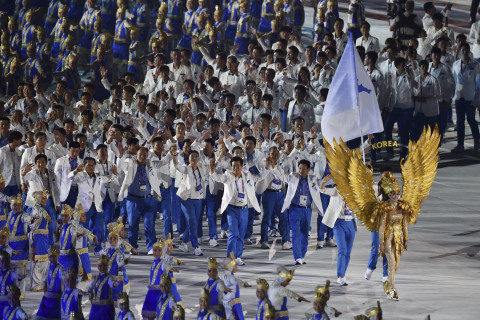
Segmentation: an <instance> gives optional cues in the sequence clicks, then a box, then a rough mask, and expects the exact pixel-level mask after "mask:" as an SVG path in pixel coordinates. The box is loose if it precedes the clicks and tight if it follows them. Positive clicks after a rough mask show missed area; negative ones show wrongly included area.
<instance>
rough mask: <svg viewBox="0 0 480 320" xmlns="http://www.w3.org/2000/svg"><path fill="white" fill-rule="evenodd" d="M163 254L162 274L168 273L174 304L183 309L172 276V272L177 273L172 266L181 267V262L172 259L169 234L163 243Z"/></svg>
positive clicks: (171, 243)
mask: <svg viewBox="0 0 480 320" xmlns="http://www.w3.org/2000/svg"><path fill="white" fill-rule="evenodd" d="M163 247H164V253H163V266H162V268H163V272H164V273H165V272H168V276H169V277H170V279H171V280H172V285H171V289H170V291H171V292H172V295H173V297H174V298H175V302H176V303H177V304H179V305H181V306H182V307H183V301H182V297H181V296H180V293H179V292H178V288H177V279H175V277H174V276H173V272H179V271H178V269H177V268H174V267H173V265H175V266H179V265H183V264H184V263H183V261H182V260H180V259H177V258H175V257H172V256H171V255H170V253H171V252H172V251H173V242H172V234H171V233H169V234H168V237H167V239H165V241H164V245H163Z"/></svg>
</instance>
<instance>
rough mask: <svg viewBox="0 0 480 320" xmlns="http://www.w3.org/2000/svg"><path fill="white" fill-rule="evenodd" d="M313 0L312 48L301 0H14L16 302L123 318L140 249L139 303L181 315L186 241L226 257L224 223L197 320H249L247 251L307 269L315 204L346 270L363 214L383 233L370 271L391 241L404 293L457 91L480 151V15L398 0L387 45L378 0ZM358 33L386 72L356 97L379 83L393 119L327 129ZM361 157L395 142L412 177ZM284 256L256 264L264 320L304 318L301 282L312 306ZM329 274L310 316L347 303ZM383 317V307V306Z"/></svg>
mask: <svg viewBox="0 0 480 320" xmlns="http://www.w3.org/2000/svg"><path fill="white" fill-rule="evenodd" d="M311 4H312V5H313V6H314V11H315V15H314V20H315V21H314V28H313V34H312V36H313V44H311V45H309V44H310V43H311V41H310V39H305V38H306V36H305V34H303V35H302V27H303V26H304V23H305V7H304V5H306V4H304V2H303V1H301V0H283V1H280V0H276V1H273V0H263V1H262V0H251V1H250V2H249V1H247V0H241V1H237V0H224V1H219V0H215V1H213V0H199V1H198V3H197V2H196V1H195V0H187V1H178V0H166V1H153V0H129V1H126V0H118V1H114V0H98V1H95V0H86V1H81V0H68V1H63V0H62V1H61V0H51V1H42V0H23V1H20V0H17V1H0V11H1V12H0V29H1V57H0V60H1V61H0V62H1V67H2V69H1V70H2V72H1V75H0V172H1V175H0V202H1V208H0V209H1V210H0V228H1V231H0V249H1V251H0V253H1V255H0V258H1V261H2V265H1V271H0V284H1V287H0V308H1V310H0V318H2V317H3V318H4V319H24V318H26V317H28V315H27V314H26V313H25V312H24V311H23V310H22V309H21V306H20V302H21V301H22V300H23V299H24V297H25V294H27V292H28V291H39V292H44V297H43V298H42V301H41V303H40V306H39V309H38V312H37V313H36V317H37V318H38V319H47V318H48V319H69V318H73V319H77V318H80V319H81V318H82V317H83V313H82V296H86V297H87V296H88V300H90V301H91V305H92V308H91V311H90V319H113V318H114V317H115V313H116V308H118V310H117V315H116V317H117V319H132V318H133V313H132V312H131V311H130V310H129V302H128V293H129V290H130V281H129V278H128V276H127V269H128V268H129V266H128V263H129V260H130V259H131V257H132V255H133V256H135V255H138V254H147V255H151V256H153V258H154V261H153V263H152V266H151V273H150V279H149V285H148V291H147V293H146V296H145V302H144V305H143V308H142V317H143V318H155V319H183V317H184V307H185V304H184V302H183V300H182V298H181V295H180V287H181V285H179V286H177V281H176V279H175V277H174V273H175V272H176V271H178V269H177V268H178V266H179V265H182V264H183V262H182V261H180V260H179V259H177V258H175V257H173V256H172V255H171V254H172V252H173V250H174V249H178V250H181V251H182V252H185V253H187V252H190V254H192V256H203V255H204V254H206V255H208V256H209V254H208V251H209V248H210V247H218V246H220V244H219V241H218V240H219V239H220V238H222V239H227V246H226V248H225V254H224V256H225V260H224V261H222V262H217V261H216V260H215V259H213V258H210V259H209V262H208V268H207V269H208V281H207V283H206V284H205V287H204V288H203V289H202V290H201V292H200V298H199V299H200V300H199V304H200V308H201V310H200V313H199V315H198V319H216V318H219V319H221V318H226V319H242V318H243V310H242V304H241V298H240V287H248V286H249V285H248V283H246V282H243V281H240V280H239V279H237V278H236V276H235V272H236V270H237V266H243V265H245V262H244V261H243V259H242V257H243V251H244V249H245V248H247V250H249V248H256V249H258V250H267V249H270V247H271V245H272V239H273V238H277V239H278V240H279V243H280V244H281V249H282V250H291V252H292V258H293V259H292V263H294V264H295V265H296V266H298V267H301V266H302V265H304V264H306V263H308V262H309V261H307V258H306V253H307V246H308V239H309V237H311V230H312V229H311V223H312V217H313V218H314V219H315V218H316V230H317V234H316V240H317V247H318V248H323V247H325V246H329V247H337V246H338V259H337V283H338V284H339V285H340V286H347V285H348V281H347V279H346V272H347V268H348V264H349V261H350V254H351V250H352V247H353V242H354V238H355V233H356V230H357V229H356V222H355V220H356V219H358V220H360V221H362V222H363V224H365V225H366V226H367V228H368V229H369V230H370V231H371V232H372V249H371V254H370V261H369V264H368V266H367V271H366V273H365V278H366V279H367V280H368V279H370V277H371V275H372V272H373V270H375V268H376V265H377V259H378V257H379V255H380V256H383V286H384V290H385V294H386V295H387V296H388V297H389V298H391V299H394V300H397V299H398V293H397V290H396V287H395V274H396V271H397V268H398V265H399V260H400V256H401V253H402V251H403V250H405V249H406V248H407V246H408V225H410V224H412V223H414V222H415V221H416V218H417V217H418V215H419V213H420V207H421V203H422V201H423V200H425V198H426V197H427V195H428V193H429V191H430V188H431V184H432V182H433V178H434V176H435V170H436V163H437V162H438V145H439V144H441V142H442V138H443V136H444V134H445V132H446V131H447V130H448V129H449V128H450V127H453V126H454V124H453V121H452V110H453V108H452V104H453V103H452V102H454V106H455V112H456V115H457V117H456V120H457V123H456V130H457V146H456V147H455V148H454V149H453V150H452V152H455V153H460V152H463V151H464V150H465V147H464V140H465V118H466V120H467V121H468V123H469V125H470V127H471V130H472V135H473V142H474V146H473V148H474V150H478V149H480V134H479V130H478V124H477V122H476V120H475V116H476V107H478V106H480V101H479V99H480V94H479V93H480V86H478V85H477V83H478V76H479V73H480V66H479V65H478V62H477V61H480V60H478V59H480V51H479V48H480V22H478V23H474V24H473V25H472V29H471V32H470V34H469V36H468V37H467V36H465V35H463V34H457V35H455V34H454V32H453V31H452V30H451V29H450V28H449V27H448V19H446V18H447V17H448V14H449V11H450V10H451V8H452V5H451V4H447V5H446V6H445V8H444V9H443V10H442V11H441V12H437V9H436V8H435V5H434V4H433V3H432V2H427V3H425V4H424V6H423V11H424V15H423V18H421V17H420V16H419V15H417V14H416V13H414V11H415V3H414V2H413V1H406V3H405V5H404V7H401V8H396V7H395V9H394V8H393V7H390V9H391V10H390V12H389V17H390V19H391V21H390V22H391V25H390V30H391V31H392V37H391V38H388V39H387V40H386V41H385V45H383V44H380V42H379V40H378V38H376V37H374V36H373V35H371V34H370V27H371V26H370V23H369V22H367V21H366V16H365V6H366V5H367V4H366V3H364V2H362V1H361V0H351V1H349V4H348V9H347V15H345V17H346V19H342V18H341V17H340V16H341V15H343V14H344V12H340V10H339V5H338V2H337V1H335V0H328V1H327V0H320V1H312V3H311ZM422 14H423V13H422ZM303 31H305V29H303ZM349 41H351V42H350V44H355V45H356V48H354V47H353V46H349ZM350 47H352V49H355V52H358V56H359V57H360V60H361V62H362V63H363V64H364V67H365V70H366V72H367V74H368V76H369V78H370V80H371V83H372V85H370V86H367V85H364V84H363V83H361V84H359V85H358V95H360V93H361V94H364V95H370V94H371V95H373V96H375V97H376V100H377V101H378V105H379V108H380V110H379V113H380V117H381V119H380V121H379V123H381V124H383V128H384V131H383V132H374V133H373V134H369V135H365V136H361V134H358V135H356V137H358V138H355V139H352V140H349V141H346V142H343V141H337V142H334V143H332V142H331V143H330V144H329V143H328V142H327V140H324V139H323V138H324V135H323V133H322V128H321V125H320V124H321V122H322V117H326V116H327V114H328V115H330V114H331V112H330V111H329V110H328V108H332V107H333V108H335V107H336V108H340V107H339V106H331V105H328V101H327V97H328V96H329V94H330V97H331V96H332V95H342V92H341V91H335V92H333V90H332V92H330V93H329V89H330V88H331V85H332V83H333V82H334V81H335V77H336V76H337V75H340V76H339V77H341V75H342V74H343V71H342V70H340V71H339V72H337V69H339V66H340V64H339V62H340V59H341V58H342V56H346V55H347V54H350V53H346V55H343V53H344V51H346V48H350ZM470 47H472V50H470ZM362 68H363V67H362ZM357 81H358V80H357ZM333 87H334V86H332V88H333ZM369 88H373V89H372V90H371V89H369ZM324 111H325V113H324ZM343 120H344V121H345V123H341V122H338V123H334V126H333V128H334V129H335V128H340V127H343V126H345V127H346V126H347V122H348V121H347V119H343ZM362 121H363V120H362ZM366 121H367V122H368V121H369V119H367V120H366ZM395 126H396V128H395ZM437 126H438V129H435V128H436V127H437ZM425 128H426V129H425ZM394 134H396V135H395V136H394ZM362 135H363V134H362ZM397 136H398V139H396V138H397ZM394 137H395V139H394ZM328 141H329V140H328ZM397 142H398V144H397ZM397 145H398V147H399V148H398V149H399V154H396V153H395V151H397V150H393V147H394V146H397ZM379 146H380V147H379ZM361 153H366V155H367V158H368V159H369V160H370V162H371V163H372V164H374V165H376V164H379V163H380V162H381V161H382V160H383V161H390V160H392V159H397V158H396V157H397V156H398V160H400V161H401V168H402V175H403V179H404V181H409V182H408V183H404V186H403V189H402V190H403V192H402V196H401V197H400V185H399V183H398V181H397V180H396V178H395V177H394V175H393V173H392V169H391V168H389V167H387V166H384V167H383V169H382V174H381V178H380V181H379V182H378V184H376V183H375V182H374V180H373V176H372V172H371V171H370V170H369V169H367V167H366V165H365V164H364V161H363V160H362V156H361ZM402 159H404V160H403V161H402ZM387 164H388V163H387ZM348 172H355V174H352V175H349V174H348ZM407 178H408V179H407ZM360 186H366V187H364V189H365V190H363V191H361V192H360V190H361V189H360ZM205 218H206V221H207V228H206V230H208V231H207V232H205V234H204V231H205V230H204V228H203V222H204V220H205ZM140 219H143V226H144V235H145V242H146V247H143V246H139V238H140V237H139V228H140V225H141V224H140ZM255 220H261V223H260V232H259V233H260V235H259V236H260V242H259V243H258V244H256V245H254V244H253V241H252V239H253V238H254V236H255V234H254V228H253V225H254V221H255ZM125 230H127V231H128V232H127V234H126V235H125ZM159 233H160V234H159ZM207 233H208V234H207ZM159 239H160V240H159ZM369 250H370V248H368V249H366V254H367V251H369ZM89 253H93V254H95V255H96V256H98V272H97V270H95V268H94V267H92V264H91V262H90V255H89ZM219 268H220V269H222V271H224V273H223V275H222V276H220V277H219V275H218V274H219V270H218V269H219ZM277 272H278V277H277V279H276V280H275V281H274V282H273V283H270V284H269V283H268V282H267V281H265V280H264V279H256V281H257V297H258V299H259V304H258V309H257V311H256V317H257V319H288V318H289V316H288V308H287V298H293V299H296V300H297V301H307V302H308V300H307V299H306V298H304V297H301V296H299V295H297V294H295V293H294V292H293V291H290V290H289V289H287V286H288V285H289V283H290V281H291V280H292V278H293V273H294V270H288V269H286V268H284V267H278V269H277ZM179 283H181V281H179ZM77 286H78V288H77ZM328 287H329V282H327V284H326V286H325V287H321V288H320V287H319V288H317V289H316V290H315V294H314V301H313V310H314V311H311V312H309V313H307V315H306V317H307V318H309V319H329V318H330V317H335V316H338V315H339V314H340V313H339V312H338V311H337V310H335V309H334V308H331V307H330V306H328V305H327V302H328V299H329V291H328ZM135 290H137V288H135ZM84 300H87V298H85V299H84ZM369 314H370V319H373V318H372V317H373V316H376V319H380V318H381V308H380V305H378V306H377V308H375V309H374V310H373V309H372V310H370V312H369Z"/></svg>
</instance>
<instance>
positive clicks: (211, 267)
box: [204, 258, 231, 318]
mask: <svg viewBox="0 0 480 320" xmlns="http://www.w3.org/2000/svg"><path fill="white" fill-rule="evenodd" d="M207 268H208V269H207V273H208V280H207V282H206V283H205V285H204V288H205V289H207V290H208V293H209V295H210V302H209V306H210V309H211V310H212V311H213V312H214V313H215V314H216V315H217V316H218V317H220V318H225V308H224V307H223V294H224V292H228V291H231V290H230V289H226V288H225V284H224V283H223V281H222V280H221V279H220V278H219V277H218V263H217V259H215V258H209V259H208V267H207Z"/></svg>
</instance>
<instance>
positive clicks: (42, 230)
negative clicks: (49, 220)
mask: <svg viewBox="0 0 480 320" xmlns="http://www.w3.org/2000/svg"><path fill="white" fill-rule="evenodd" d="M33 234H48V230H47V229H38V230H35V231H33Z"/></svg>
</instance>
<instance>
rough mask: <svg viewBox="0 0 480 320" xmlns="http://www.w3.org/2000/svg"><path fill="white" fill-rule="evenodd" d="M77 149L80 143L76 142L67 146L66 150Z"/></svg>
mask: <svg viewBox="0 0 480 320" xmlns="http://www.w3.org/2000/svg"><path fill="white" fill-rule="evenodd" d="M73 148H78V149H80V143H78V142H77V141H72V142H70V143H69V144H68V149H73Z"/></svg>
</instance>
